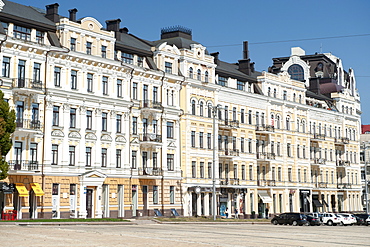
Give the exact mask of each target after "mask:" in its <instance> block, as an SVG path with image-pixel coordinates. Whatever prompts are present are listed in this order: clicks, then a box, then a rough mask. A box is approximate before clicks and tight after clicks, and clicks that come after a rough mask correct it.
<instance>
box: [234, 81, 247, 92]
mask: <svg viewBox="0 0 370 247" xmlns="http://www.w3.org/2000/svg"><path fill="white" fill-rule="evenodd" d="M236 88H237V89H238V90H243V91H244V90H245V82H243V81H238V82H237V85H236Z"/></svg>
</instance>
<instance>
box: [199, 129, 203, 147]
mask: <svg viewBox="0 0 370 247" xmlns="http://www.w3.org/2000/svg"><path fill="white" fill-rule="evenodd" d="M199 147H200V148H203V132H199Z"/></svg>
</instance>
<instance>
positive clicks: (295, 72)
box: [288, 64, 304, 81]
mask: <svg viewBox="0 0 370 247" xmlns="http://www.w3.org/2000/svg"><path fill="white" fill-rule="evenodd" d="M288 73H289V75H290V78H292V79H293V80H297V81H304V73H303V68H302V66H301V65H298V64H293V65H291V66H290V67H289V68H288Z"/></svg>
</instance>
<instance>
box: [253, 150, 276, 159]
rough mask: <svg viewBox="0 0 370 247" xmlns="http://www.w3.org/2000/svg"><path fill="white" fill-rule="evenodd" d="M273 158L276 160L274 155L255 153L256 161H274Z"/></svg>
mask: <svg viewBox="0 0 370 247" xmlns="http://www.w3.org/2000/svg"><path fill="white" fill-rule="evenodd" d="M275 158H276V155H275V153H264V152H258V153H257V160H275Z"/></svg>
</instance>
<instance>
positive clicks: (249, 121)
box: [248, 110, 252, 124]
mask: <svg viewBox="0 0 370 247" xmlns="http://www.w3.org/2000/svg"><path fill="white" fill-rule="evenodd" d="M248 124H252V110H249V112H248Z"/></svg>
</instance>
